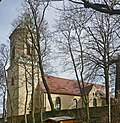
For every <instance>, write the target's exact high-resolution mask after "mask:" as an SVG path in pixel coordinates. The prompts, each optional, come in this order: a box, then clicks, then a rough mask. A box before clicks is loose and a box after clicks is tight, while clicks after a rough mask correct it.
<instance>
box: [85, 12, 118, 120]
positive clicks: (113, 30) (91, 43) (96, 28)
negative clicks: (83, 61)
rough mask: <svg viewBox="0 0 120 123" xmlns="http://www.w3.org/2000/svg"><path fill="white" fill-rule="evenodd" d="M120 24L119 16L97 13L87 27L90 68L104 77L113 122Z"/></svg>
mask: <svg viewBox="0 0 120 123" xmlns="http://www.w3.org/2000/svg"><path fill="white" fill-rule="evenodd" d="M93 20H94V21H93ZM118 25H119V18H118V19H114V20H113V18H111V17H110V16H109V15H103V14H101V15H99V14H95V15H94V18H93V19H92V18H91V23H90V25H89V26H88V29H86V30H87V32H88V35H89V36H88V39H87V40H88V42H87V43H86V47H87V49H88V52H86V56H87V58H88V60H89V62H90V64H91V65H90V68H89V67H88V69H91V70H92V71H91V72H92V73H93V72H94V75H95V77H97V76H100V77H101V78H104V82H105V87H106V104H108V106H109V115H108V116H109V118H108V120H109V122H111V116H110V115H111V114H110V112H111V110H110V109H111V106H110V91H109V90H110V82H112V78H113V76H114V78H115V72H113V70H112V69H113V68H114V64H113V62H112V59H114V56H116V55H117V53H118V52H119V50H120V45H119V37H118V36H117V34H118V33H119V31H120V30H119V26H118ZM86 51H87V50H86ZM111 70H112V71H111ZM92 75H93V74H91V76H92ZM114 80H115V79H114Z"/></svg>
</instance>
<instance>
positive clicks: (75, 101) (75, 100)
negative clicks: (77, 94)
mask: <svg viewBox="0 0 120 123" xmlns="http://www.w3.org/2000/svg"><path fill="white" fill-rule="evenodd" d="M73 108H77V99H73Z"/></svg>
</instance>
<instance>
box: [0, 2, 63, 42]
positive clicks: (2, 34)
mask: <svg viewBox="0 0 120 123" xmlns="http://www.w3.org/2000/svg"><path fill="white" fill-rule="evenodd" d="M22 1H23V0H2V2H1V3H0V43H5V42H6V41H7V40H8V37H9V35H10V33H11V30H12V25H11V23H12V22H13V21H14V19H16V18H17V16H18V15H19V12H20V10H21V8H22V7H21V3H22ZM59 3H61V2H59ZM52 5H54V7H58V6H57V5H60V4H56V2H53V3H52ZM46 19H47V21H48V23H49V24H50V28H51V27H52V24H54V19H55V10H54V9H53V8H52V7H49V8H48V9H47V12H46Z"/></svg>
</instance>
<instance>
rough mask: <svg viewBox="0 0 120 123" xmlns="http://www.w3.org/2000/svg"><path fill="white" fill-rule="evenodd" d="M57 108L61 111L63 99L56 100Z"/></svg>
mask: <svg viewBox="0 0 120 123" xmlns="http://www.w3.org/2000/svg"><path fill="white" fill-rule="evenodd" d="M55 106H56V109H61V99H60V97H57V98H56V103H55Z"/></svg>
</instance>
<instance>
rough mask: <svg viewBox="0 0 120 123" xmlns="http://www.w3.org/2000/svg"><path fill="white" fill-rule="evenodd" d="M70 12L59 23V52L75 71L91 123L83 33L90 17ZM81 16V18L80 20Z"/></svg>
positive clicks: (64, 14) (82, 12) (88, 119)
mask: <svg viewBox="0 0 120 123" xmlns="http://www.w3.org/2000/svg"><path fill="white" fill-rule="evenodd" d="M72 7H73V6H70V8H72ZM69 10H71V11H64V12H63V13H62V16H61V17H60V20H59V22H58V25H57V26H58V31H59V33H58V34H59V36H61V38H60V40H59V41H58V40H57V42H59V43H58V45H59V50H60V52H61V53H62V57H63V59H64V60H65V65H68V66H67V67H69V68H70V69H73V71H74V73H75V76H76V79H77V82H78V87H79V90H80V94H81V97H82V101H83V104H84V106H85V110H86V117H87V118H86V121H87V123H89V121H90V116H89V97H88V96H87V95H86V93H85V90H84V88H85V85H84V81H85V78H84V68H85V59H84V55H85V51H84V43H85V42H84V40H83V39H82V38H83V37H82V33H83V31H84V28H83V24H85V23H86V21H87V19H88V17H87V16H86V15H85V11H81V13H80V12H79V13H77V11H78V10H77V9H76V10H74V9H73V10H72V9H69ZM79 16H80V17H81V18H78V17H79ZM69 63H70V64H69Z"/></svg>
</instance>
